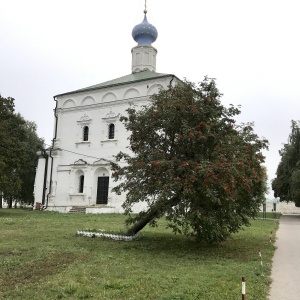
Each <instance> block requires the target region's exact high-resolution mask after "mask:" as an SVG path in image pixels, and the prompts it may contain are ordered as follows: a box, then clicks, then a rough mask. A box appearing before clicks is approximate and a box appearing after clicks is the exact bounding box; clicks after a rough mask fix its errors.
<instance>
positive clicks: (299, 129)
mask: <svg viewBox="0 0 300 300" xmlns="http://www.w3.org/2000/svg"><path fill="white" fill-rule="evenodd" d="M279 154H280V156H281V160H280V162H279V165H278V167H277V171H276V178H275V179H273V181H272V189H273V191H274V196H275V197H279V199H280V201H286V202H289V201H292V202H294V203H295V205H296V206H298V207H300V122H299V121H298V122H297V121H293V120H292V124H291V133H290V135H289V138H288V143H287V144H284V147H283V148H282V149H281V150H280V151H279Z"/></svg>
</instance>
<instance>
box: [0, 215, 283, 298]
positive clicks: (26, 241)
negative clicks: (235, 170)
mask: <svg viewBox="0 0 300 300" xmlns="http://www.w3.org/2000/svg"><path fill="white" fill-rule="evenodd" d="M124 220H125V217H124V216H123V215H116V214H103V215H72V214H59V213H51V212H40V211H29V210H21V209H11V210H9V209H2V210H0V299H14V300H15V299H22V300H25V299H116V300H117V299H126V300H129V299H139V300H141V299H160V300H171V299H173V300H175V299H176V300H178V299H184V300H186V299H204V300H216V299H218V300H226V299H228V300H234V299H241V278H242V276H245V278H246V292H247V300H251V299H252V300H264V299H266V295H267V293H268V290H269V284H270V278H269V275H270V268H271V258H272V256H273V253H274V250H275V247H274V245H273V243H270V241H269V239H270V233H271V231H272V232H273V235H274V232H275V231H276V228H277V223H276V222H274V221H272V220H254V221H252V226H251V227H247V228H245V230H242V231H241V232H239V233H238V234H235V235H233V236H232V238H231V239H229V240H228V241H226V242H224V243H222V244H221V245H219V246H209V245H206V244H199V243H196V242H194V241H193V240H192V239H191V238H187V237H183V236H175V235H174V234H173V233H172V232H171V231H170V230H168V229H165V223H164V221H161V222H160V223H159V226H158V228H150V227H147V228H145V229H144V230H143V232H142V234H143V238H142V239H140V240H138V241H133V242H120V241H112V240H108V239H102V238H86V237H78V236H76V231H77V230H81V229H91V228H92V229H105V230H110V231H116V230H122V229H123V227H124V225H123V224H124ZM259 250H261V253H262V256H263V266H261V265H260V257H259V255H258V253H259Z"/></svg>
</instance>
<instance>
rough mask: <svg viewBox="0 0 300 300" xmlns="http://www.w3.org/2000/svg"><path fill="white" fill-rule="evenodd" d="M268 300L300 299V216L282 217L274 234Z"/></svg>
mask: <svg viewBox="0 0 300 300" xmlns="http://www.w3.org/2000/svg"><path fill="white" fill-rule="evenodd" d="M276 237H277V240H276V246H277V249H276V251H275V255H274V258H273V266H272V273H271V278H272V280H273V282H272V284H271V291H270V296H269V300H299V299H300V215H283V216H281V218H280V223H279V229H278V231H277V234H276Z"/></svg>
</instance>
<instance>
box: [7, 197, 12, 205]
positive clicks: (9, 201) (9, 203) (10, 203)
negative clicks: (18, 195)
mask: <svg viewBox="0 0 300 300" xmlns="http://www.w3.org/2000/svg"><path fill="white" fill-rule="evenodd" d="M7 203H8V208H12V203H13V199H12V197H9V198H8V201H7Z"/></svg>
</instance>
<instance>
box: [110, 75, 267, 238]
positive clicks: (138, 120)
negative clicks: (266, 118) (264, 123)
mask: <svg viewBox="0 0 300 300" xmlns="http://www.w3.org/2000/svg"><path fill="white" fill-rule="evenodd" d="M220 97H221V94H220V93H219V91H218V89H217V88H216V85H215V81H214V80H213V79H209V78H205V79H204V81H203V82H201V83H200V84H199V85H195V84H193V83H190V82H185V83H183V84H179V85H176V86H175V87H170V88H169V89H168V90H162V91H160V92H159V93H158V94H157V95H154V96H152V100H151V103H150V105H148V106H144V107H142V108H141V109H138V108H136V107H130V108H129V109H128V110H127V112H128V117H121V121H123V122H124V124H125V127H126V129H127V130H129V131H130V132H131V136H130V147H129V148H130V150H131V151H132V153H133V155H130V154H127V153H124V152H120V153H119V154H118V155H117V156H116V160H117V162H120V161H122V162H123V163H124V162H125V164H122V166H120V165H119V164H118V163H113V164H112V169H113V171H114V173H113V177H114V178H115V180H117V181H118V180H120V184H119V185H118V186H117V187H116V188H114V191H115V192H117V193H122V192H126V201H125V202H124V204H123V207H124V209H125V212H126V213H127V214H128V215H129V216H128V219H127V224H128V225H129V224H131V225H132V226H131V228H129V230H128V233H127V234H130V235H133V234H135V233H137V232H138V231H139V230H141V229H142V228H143V227H144V226H145V225H146V224H148V223H149V224H151V225H155V224H156V220H157V219H158V218H160V217H162V216H166V218H167V220H168V221H169V226H170V227H171V228H173V230H174V232H175V233H183V234H189V235H194V236H195V237H196V238H197V239H199V240H206V241H208V242H220V241H223V240H225V239H226V238H227V237H228V236H229V235H230V233H233V232H236V231H238V230H239V229H240V228H241V226H243V225H248V224H249V218H250V217H254V216H256V214H257V212H258V211H259V206H260V205H261V203H262V202H263V201H264V193H265V191H266V184H265V170H264V169H263V168H262V166H261V163H262V162H263V161H264V157H263V155H262V153H261V150H262V149H264V148H267V141H266V140H265V139H259V138H258V136H257V135H256V134H255V133H254V132H253V127H252V124H242V125H235V120H234V119H233V117H234V116H235V115H237V114H239V113H240V111H239V109H238V108H235V107H233V106H230V107H229V108H225V107H224V106H223V105H221V102H220ZM139 202H146V203H147V206H148V208H147V209H146V210H144V211H142V212H140V213H139V214H137V215H134V214H132V207H133V206H134V205H135V204H137V203H139Z"/></svg>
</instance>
